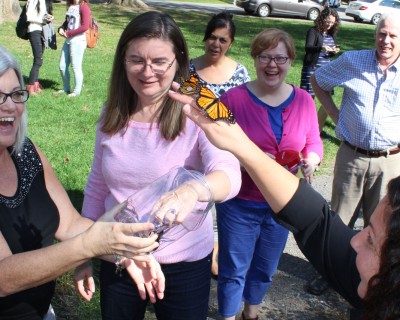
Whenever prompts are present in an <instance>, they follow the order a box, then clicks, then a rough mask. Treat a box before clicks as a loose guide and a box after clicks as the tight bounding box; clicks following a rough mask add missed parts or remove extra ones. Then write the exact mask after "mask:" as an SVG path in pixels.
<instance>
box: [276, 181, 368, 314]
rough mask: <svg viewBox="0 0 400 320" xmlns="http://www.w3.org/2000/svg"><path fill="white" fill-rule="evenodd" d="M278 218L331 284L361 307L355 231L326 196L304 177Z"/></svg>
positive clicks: (351, 301)
mask: <svg viewBox="0 0 400 320" xmlns="http://www.w3.org/2000/svg"><path fill="white" fill-rule="evenodd" d="M275 219H276V221H277V222H278V223H279V224H281V225H283V226H284V227H286V228H288V229H289V230H290V231H291V232H293V235H294V237H295V239H296V242H297V245H298V246H299V248H300V250H301V251H302V252H303V253H304V255H305V256H306V258H307V259H308V260H309V261H310V263H311V264H312V265H313V266H314V267H315V268H316V269H317V271H318V272H319V273H320V274H321V275H323V276H324V277H325V278H326V279H327V280H328V282H329V284H330V285H331V287H332V288H334V289H335V290H336V291H337V292H338V293H339V294H340V295H341V296H343V297H344V298H345V299H346V300H347V301H348V302H349V303H350V304H351V305H353V307H355V308H358V309H361V308H362V300H361V298H360V297H359V296H358V294H357V287H358V284H359V282H360V275H359V273H358V270H357V267H356V262H355V259H356V253H355V251H354V250H353V248H352V247H351V245H350V240H351V238H352V237H353V236H354V235H355V231H353V230H352V229H350V228H349V227H347V226H346V225H345V224H344V223H343V222H342V220H341V219H340V217H339V216H338V215H337V214H335V213H334V212H333V211H331V210H330V208H329V205H328V203H327V202H326V201H325V199H324V198H323V197H322V196H321V195H320V194H319V193H318V192H316V191H315V190H314V189H313V188H312V187H311V186H310V185H309V184H308V183H307V182H306V181H305V180H301V182H300V184H299V188H298V190H297V191H296V193H295V194H294V196H293V198H292V199H291V200H290V202H289V203H288V204H287V205H286V207H285V208H283V209H282V210H281V212H279V213H278V214H277V216H276V217H275Z"/></svg>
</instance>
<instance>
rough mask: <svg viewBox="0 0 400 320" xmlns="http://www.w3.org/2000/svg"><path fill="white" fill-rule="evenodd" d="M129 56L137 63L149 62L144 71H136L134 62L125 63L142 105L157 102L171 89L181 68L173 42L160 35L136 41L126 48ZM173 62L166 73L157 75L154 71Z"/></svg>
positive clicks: (131, 83)
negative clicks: (161, 37) (178, 67)
mask: <svg viewBox="0 0 400 320" xmlns="http://www.w3.org/2000/svg"><path fill="white" fill-rule="evenodd" d="M125 59H126V60H129V61H134V62H135V64H137V63H143V64H145V67H144V68H143V70H140V71H133V69H132V66H133V64H132V63H129V62H126V63H125V68H126V73H127V78H128V81H129V83H130V85H131V87H132V89H133V90H134V91H135V92H136V94H137V95H138V97H139V100H140V102H141V104H149V103H155V102H157V101H159V100H160V99H159V98H160V97H162V96H164V95H165V94H166V93H167V92H168V89H169V88H170V87H171V84H172V81H173V79H174V77H175V73H176V70H177V62H176V59H175V53H174V48H173V44H172V42H170V41H167V40H162V39H158V38H151V39H147V38H139V39H135V40H132V41H131V42H130V44H129V46H128V49H127V50H126V55H125ZM150 65H151V66H150ZM169 65H170V67H168V68H165V69H166V71H165V73H164V74H156V73H154V72H153V70H152V68H153V69H157V68H158V67H160V66H161V68H164V67H165V66H169Z"/></svg>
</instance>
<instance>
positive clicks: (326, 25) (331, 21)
mask: <svg viewBox="0 0 400 320" xmlns="http://www.w3.org/2000/svg"><path fill="white" fill-rule="evenodd" d="M314 24H315V26H313V27H311V28H310V29H309V30H308V31H307V37H306V44H305V50H306V54H305V56H304V59H303V68H302V70H301V83H300V88H302V89H304V90H306V91H307V92H308V93H309V94H311V96H312V97H313V98H314V97H315V93H314V91H313V88H312V85H311V82H310V78H311V75H312V74H314V72H315V70H316V69H317V68H319V67H321V66H322V65H324V64H326V63H329V62H330V61H331V58H332V57H333V56H335V55H336V54H338V53H339V52H340V47H339V46H338V45H336V34H337V32H338V31H339V27H340V18H339V14H338V13H337V11H336V10H335V9H332V8H329V7H327V8H325V9H324V10H322V11H321V13H320V15H319V16H318V18H317V19H315V21H314ZM326 118H327V114H326V112H325V110H324V108H320V109H319V111H318V120H319V121H318V122H319V127H320V131H322V127H323V126H324V123H325V121H326Z"/></svg>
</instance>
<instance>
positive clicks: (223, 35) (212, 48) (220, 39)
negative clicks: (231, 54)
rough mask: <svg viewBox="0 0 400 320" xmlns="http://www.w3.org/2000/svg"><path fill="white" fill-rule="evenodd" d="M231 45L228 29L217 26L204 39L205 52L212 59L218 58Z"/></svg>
mask: <svg viewBox="0 0 400 320" xmlns="http://www.w3.org/2000/svg"><path fill="white" fill-rule="evenodd" d="M231 46H232V39H231V35H230V31H229V29H228V28H218V29H215V30H214V31H213V32H212V33H211V35H210V36H209V37H208V39H207V40H206V41H205V52H206V55H208V56H209V57H211V58H212V59H219V58H221V57H223V56H225V54H226V52H227V51H228V50H229V49H230V47H231Z"/></svg>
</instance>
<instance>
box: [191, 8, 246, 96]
mask: <svg viewBox="0 0 400 320" xmlns="http://www.w3.org/2000/svg"><path fill="white" fill-rule="evenodd" d="M235 33H236V27H235V24H234V23H233V20H232V15H231V14H230V13H227V12H221V13H219V14H216V15H214V16H213V17H212V18H211V20H210V21H209V22H208V24H207V28H206V31H205V33H204V38H203V41H204V54H203V55H202V56H200V57H197V58H195V59H192V60H191V61H190V71H191V72H194V73H195V75H196V76H197V77H198V78H199V80H200V82H201V83H202V84H203V85H204V86H206V87H208V88H209V89H211V90H212V91H213V92H214V93H215V94H216V95H217V96H218V97H219V96H221V95H223V94H224V93H225V92H226V91H228V90H229V89H231V88H233V87H236V86H238V85H241V84H243V83H246V82H248V81H250V76H249V73H248V72H247V69H246V67H245V66H243V65H241V64H240V63H238V62H236V61H235V60H232V59H231V58H229V57H228V56H227V52H228V50H229V49H230V48H231V47H232V45H233V42H234V41H235Z"/></svg>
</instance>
